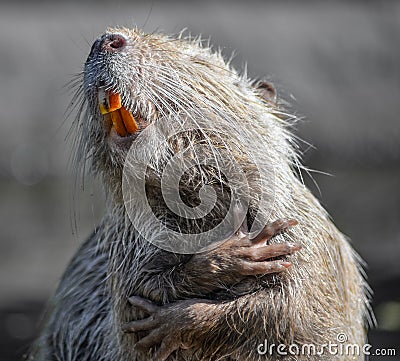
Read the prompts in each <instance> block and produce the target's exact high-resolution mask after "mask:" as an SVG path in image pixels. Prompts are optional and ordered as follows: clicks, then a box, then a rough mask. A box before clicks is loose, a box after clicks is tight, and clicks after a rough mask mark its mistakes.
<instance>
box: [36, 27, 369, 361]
mask: <svg viewBox="0 0 400 361" xmlns="http://www.w3.org/2000/svg"><path fill="white" fill-rule="evenodd" d="M114 33H115V34H122V35H123V36H125V37H126V38H127V39H128V42H127V44H126V47H125V48H124V49H123V50H121V51H120V52H113V53H107V52H104V51H102V49H101V44H102V41H103V40H104V37H105V36H107V34H114ZM78 82H81V85H80V86H79V88H78V90H77V93H76V97H75V99H74V101H75V102H76V101H78V100H82V102H81V103H78V104H77V106H78V108H79V113H80V116H79V117H78V119H77V121H76V124H75V127H76V129H75V133H76V134H77V138H76V148H77V152H76V161H77V163H78V164H79V165H80V169H83V168H84V167H83V165H84V164H85V163H89V164H90V167H91V169H92V171H93V172H95V173H96V174H98V175H99V176H100V177H102V179H103V182H104V188H105V190H106V192H107V199H108V201H107V203H108V205H109V207H108V209H107V211H106V215H105V216H104V220H103V221H102V224H101V226H99V227H98V229H97V230H96V232H95V233H94V234H93V235H92V237H91V238H90V239H89V240H88V241H87V242H86V243H85V244H84V245H83V246H82V247H81V249H80V250H79V251H78V252H77V254H76V255H75V257H74V259H73V260H72V262H71V264H70V265H69V267H68V269H67V270H66V272H65V275H64V277H63V278H62V280H61V283H60V286H59V288H58V290H57V292H56V295H55V296H54V299H53V301H52V303H51V306H50V307H49V312H48V319H47V322H46V324H45V327H44V329H43V332H42V334H41V336H40V338H39V339H38V341H37V343H36V344H35V347H34V349H33V351H32V354H31V356H30V360H37V361H39V360H57V361H78V360H79V361H83V360H96V361H101V360H113V361H123V360H138V361H140V360H147V359H148V357H149V356H148V355H143V354H141V353H138V352H137V351H135V349H134V344H135V342H136V341H137V340H138V339H140V338H141V337H142V336H143V335H142V334H141V333H136V334H135V333H133V334H127V333H122V332H121V325H122V324H123V323H124V322H128V321H131V320H134V319H138V318H142V317H143V316H144V314H143V313H142V312H141V311H139V310H136V309H134V308H133V309H132V307H131V306H130V305H129V304H128V302H127V299H128V297H130V296H132V295H138V296H142V297H145V298H147V299H149V300H151V301H154V302H156V303H158V304H159V305H163V304H169V303H174V301H177V300H185V299H189V300H191V299H198V300H199V301H198V304H197V308H196V307H194V308H193V310H192V311H193V312H192V317H194V318H196V319H198V322H197V324H198V329H197V330H193V332H192V333H190V335H188V337H190V338H191V339H192V340H195V342H194V345H195V346H194V347H191V348H189V349H185V350H184V349H179V350H177V351H176V352H175V353H174V354H173V355H172V356H171V357H170V358H169V359H170V360H266V359H269V358H268V357H267V355H258V353H257V346H258V345H259V344H260V343H262V342H264V340H265V339H266V340H268V343H269V344H271V343H275V344H280V343H284V344H287V345H288V344H291V343H296V344H297V345H299V346H301V345H303V344H306V343H313V344H315V345H322V344H327V343H329V342H331V343H332V342H333V343H335V342H336V337H337V334H339V333H345V334H346V335H347V337H348V341H349V343H356V344H359V345H362V344H363V343H364V342H365V337H366V336H365V334H366V333H365V319H366V317H367V315H368V297H367V292H366V290H367V288H366V283H365V281H364V279H363V277H362V274H361V271H360V267H359V262H358V259H357V256H356V255H355V253H354V251H353V250H352V248H351V247H350V245H349V243H348V242H347V240H346V239H345V237H344V236H343V235H342V234H341V233H340V232H339V231H338V230H337V229H336V227H335V226H334V225H333V224H332V222H331V220H330V219H329V216H328V215H327V213H326V212H325V210H324V209H323V208H322V207H321V205H320V204H319V203H318V201H317V200H316V199H315V198H314V197H313V196H312V195H311V193H310V191H309V190H308V189H307V188H306V187H305V186H304V184H303V183H302V182H301V181H300V180H299V179H298V177H297V175H296V174H297V170H298V169H299V167H300V163H299V161H298V158H297V153H296V149H297V146H296V144H295V141H294V136H293V135H292V134H291V133H290V131H289V128H290V126H291V124H290V123H291V122H290V119H289V118H290V117H289V116H287V115H286V114H284V113H283V112H282V111H281V110H280V109H279V108H278V107H277V106H276V105H275V104H274V103H273V102H270V101H268V100H267V99H265V97H263V96H262V92H261V91H260V90H259V89H258V88H257V84H256V83H255V82H253V81H250V80H249V79H247V76H246V75H240V74H238V73H237V72H236V71H235V70H234V69H232V68H231V67H230V65H229V62H228V63H227V62H225V61H224V59H223V57H222V56H221V54H220V53H216V52H213V51H212V50H211V49H210V48H209V47H207V46H203V45H202V42H201V41H200V39H190V38H184V37H183V36H177V37H175V38H171V37H167V36H165V35H159V34H143V33H141V32H140V31H138V30H128V29H124V28H121V29H109V30H108V31H107V33H106V35H103V36H102V37H100V38H99V39H98V40H97V41H96V42H95V43H94V45H93V47H92V50H91V53H90V55H89V57H88V60H87V62H86V64H85V70H84V72H83V82H82V77H81V76H80V77H79V79H78ZM100 85H101V86H105V87H106V88H107V89H109V90H112V91H114V92H117V93H119V94H121V95H122V103H123V104H124V106H125V107H126V108H128V109H129V110H130V111H131V112H132V113H133V114H134V116H135V118H142V119H144V120H145V121H146V122H148V123H150V124H158V126H159V129H164V128H167V129H168V128H171V127H172V128H173V129H175V130H179V129H182V135H181V134H179V132H178V135H176V136H174V137H171V138H169V139H168V141H167V142H164V143H163V146H162V147H160V146H159V144H160V142H159V140H160V139H161V138H162V137H161V136H160V134H158V133H156V132H153V131H147V133H146V132H145V131H144V132H143V133H142V136H141V137H140V136H139V137H138V138H137V139H138V141H139V142H140V143H137V144H135V151H136V154H133V155H132V156H133V157H137V159H139V161H140V159H147V160H150V161H149V165H148V169H149V172H148V177H147V185H146V186H147V196H148V198H149V203H150V206H151V207H152V209H153V211H154V213H155V214H156V215H157V217H158V219H160V220H161V221H163V222H164V224H166V225H168V226H169V227H170V228H172V229H175V230H179V231H185V232H192V233H196V232H199V231H202V230H204V229H206V228H207V227H210V222H211V221H214V222H216V223H218V222H219V221H221V220H222V219H223V218H224V216H225V214H226V212H227V209H228V208H229V201H230V198H229V197H230V196H229V194H230V193H229V192H224V190H226V189H229V187H233V188H236V190H237V191H238V192H239V193H241V192H242V190H241V184H240V182H238V181H237V180H236V183H235V178H233V179H229V181H230V183H229V182H227V179H226V178H224V176H223V173H224V172H228V173H229V172H231V173H233V174H235V173H234V171H233V170H232V169H233V168H229V167H231V164H232V162H231V163H230V162H228V164H225V165H224V166H225V167H227V169H223V167H222V166H221V169H218V167H209V168H207V167H204V166H202V165H201V164H202V162H201V159H213V158H216V159H217V158H218V155H221V154H222V156H223V157H225V158H226V156H227V155H228V156H230V157H231V159H233V160H234V161H233V163H235V164H239V165H240V167H241V168H242V169H243V171H244V174H245V177H246V179H247V181H248V187H249V192H248V195H249V199H248V201H249V204H248V209H247V210H246V219H247V223H248V225H249V227H250V228H251V231H252V232H255V233H257V232H258V231H260V229H262V227H263V225H265V224H266V222H269V221H272V220H275V219H288V218H293V219H296V220H297V221H298V222H299V226H296V227H293V228H291V229H290V230H288V231H287V232H285V233H284V234H281V235H278V236H276V237H274V239H273V240H272V243H280V242H286V241H292V242H297V243H300V244H301V245H302V247H303V248H302V250H301V251H300V252H298V253H296V254H294V255H292V256H291V257H290V261H291V262H292V263H293V266H292V267H291V268H290V269H289V270H288V271H286V272H282V273H279V274H274V275H267V276H263V277H248V279H246V280H245V281H244V282H241V283H240V284H237V285H228V284H224V282H217V281H213V280H215V278H212V277H210V280H209V282H208V283H207V282H204V277H203V281H202V282H200V281H199V279H201V278H202V273H204V272H205V270H202V269H198V268H197V267H186V265H187V264H189V263H190V259H191V258H192V256H191V255H185V254H178V253H173V252H167V251H164V250H162V249H160V248H158V247H156V246H155V245H154V244H153V243H150V242H148V241H147V240H146V239H150V240H152V241H156V240H161V241H162V240H163V239H164V238H163V237H165V236H166V235H165V232H164V231H163V230H162V229H161V230H160V228H159V227H158V226H157V225H156V224H154V223H152V222H150V221H149V220H148V219H146V217H144V216H143V214H144V213H143V209H144V207H145V206H144V205H143V204H134V205H132V209H130V211H129V217H131V218H132V217H134V218H135V219H134V221H135V222H137V224H142V225H143V229H144V231H143V230H142V232H141V233H139V232H138V231H137V230H136V229H135V228H134V227H133V226H132V222H131V219H130V218H129V217H128V214H127V210H126V207H125V205H124V194H123V192H122V177H123V166H124V163H125V160H126V159H127V154H128V149H129V147H124V146H121V145H118V144H115V143H113V142H110V141H109V139H108V129H107V128H106V127H104V124H103V122H102V121H101V119H102V117H101V115H100V113H99V110H98V101H97V91H98V87H99V86H100ZM187 124H190V126H191V127H194V128H195V130H191V131H189V132H185V131H184V130H185V129H187V128H186V126H187ZM160 137H161V138H160ZM132 142H135V140H132ZM198 146H200V147H201V149H202V154H199V152H197V153H196V149H198V148H197V147H198ZM188 150H192V152H191V153H190V154H191V156H192V157H193V158H194V159H197V158H198V159H197V160H196V161H197V163H196V164H197V167H194V168H193V169H192V171H191V173H190V172H189V173H188V174H187V175H186V177H187V178H186V179H185V181H184V184H183V185H182V194H183V198H184V200H185V201H186V202H187V204H189V205H192V206H193V205H196V204H197V203H196V202H198V197H197V193H198V190H199V188H201V186H203V185H205V184H207V185H212V186H213V187H214V189H215V191H216V194H217V195H219V199H218V201H217V204H216V206H215V207H214V208H213V210H212V212H211V213H210V217H209V218H205V219H203V221H197V220H195V221H193V220H187V219H182V218H179V219H178V218H177V217H176V215H175V216H174V213H173V212H171V211H170V210H169V209H168V208H167V206H166V205H165V204H164V203H163V199H162V195H161V194H160V189H161V188H160V182H161V176H162V174H163V170H164V169H165V165H166V164H167V163H168V161H169V160H170V159H171V158H172V157H173V156H174V155H175V154H177V153H179V152H185V151H188ZM129 157H130V155H129ZM129 157H128V166H129V161H130V160H129V159H130V158H129ZM137 159H136V161H138V160H137ZM217 165H218V162H217ZM139 176H140V175H139ZM130 191H131V195H132V197H133V198H134V197H135V192H137V191H138V190H135V189H131V190H130ZM244 193H245V190H243V194H244ZM261 194H263V197H261ZM193 257H194V256H193ZM225 266H226V264H225V263H224V261H223V260H222V261H221V263H220V264H216V267H215V269H212V270H210V272H216V273H217V272H223V270H224V267H225ZM200 267H201V265H200ZM209 301H212V302H211V303H210V302H209ZM214 301H215V307H214V303H213V302H214ZM177 305H179V303H177ZM171 322H174V320H171ZM275 358H278V359H282V360H283V359H285V360H291V359H293V360H294V359H296V360H302V359H304V360H309V359H315V360H321V359H329V360H330V359H341V360H347V359H353V357H350V356H348V357H346V356H330V355H328V354H326V355H324V356H304V357H303V356H297V357H294V356H293V357H290V356H281V357H280V358H279V357H277V356H276V355H272V356H270V359H275ZM359 358H360V359H361V358H362V357H361V356H360V357H359Z"/></svg>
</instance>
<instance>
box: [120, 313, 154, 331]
mask: <svg viewBox="0 0 400 361" xmlns="http://www.w3.org/2000/svg"><path fill="white" fill-rule="evenodd" d="M157 325H158V321H157V320H155V319H154V318H153V317H148V318H144V319H142V320H137V321H131V322H127V323H124V324H123V325H122V327H121V328H122V331H123V332H127V333H128V332H138V331H148V330H151V329H153V328H154V327H156V326H157Z"/></svg>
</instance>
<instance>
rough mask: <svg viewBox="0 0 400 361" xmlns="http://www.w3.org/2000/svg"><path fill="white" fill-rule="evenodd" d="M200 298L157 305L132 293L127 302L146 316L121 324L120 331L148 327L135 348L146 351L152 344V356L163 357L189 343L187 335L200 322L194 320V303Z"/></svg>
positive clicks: (196, 304)
mask: <svg viewBox="0 0 400 361" xmlns="http://www.w3.org/2000/svg"><path fill="white" fill-rule="evenodd" d="M199 301H202V302H203V300H193V299H192V300H184V301H178V302H174V303H170V304H166V305H164V306H158V305H156V304H155V303H153V302H150V301H148V300H146V299H144V298H142V297H139V296H132V297H130V298H129V302H130V304H131V305H132V306H133V307H136V308H138V309H140V310H142V311H144V312H146V313H147V314H148V315H149V317H147V318H144V319H141V320H136V321H131V322H128V323H125V324H123V325H122V331H123V332H125V333H132V332H133V333H134V332H139V331H147V332H148V334H147V335H146V336H144V337H143V338H142V339H140V340H139V341H138V342H137V343H136V344H135V346H134V347H135V349H136V350H137V351H138V352H141V353H144V354H148V352H149V350H150V349H151V348H156V351H155V353H154V355H153V357H152V359H151V360H153V361H164V360H166V359H167V358H168V357H169V355H171V354H172V353H173V352H174V351H175V350H177V349H179V348H182V349H187V348H190V347H191V346H192V342H191V341H190V339H191V337H190V335H191V331H192V332H193V330H195V329H196V328H197V327H196V326H197V323H198V322H199V321H197V322H196V320H197V318H196V316H195V315H196V314H197V312H196V308H197V307H196V306H198V305H201V302H199ZM204 302H207V301H204ZM200 308H201V307H200Z"/></svg>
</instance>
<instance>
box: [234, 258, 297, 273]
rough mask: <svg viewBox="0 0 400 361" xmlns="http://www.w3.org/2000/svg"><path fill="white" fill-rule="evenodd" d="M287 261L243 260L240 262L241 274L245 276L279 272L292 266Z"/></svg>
mask: <svg viewBox="0 0 400 361" xmlns="http://www.w3.org/2000/svg"><path fill="white" fill-rule="evenodd" d="M291 265H292V264H291V263H290V262H287V261H269V262H249V261H242V262H241V264H240V270H239V272H240V274H241V275H243V276H256V275H266V274H269V273H278V272H282V271H285V270H286V269H287V268H289V267H291Z"/></svg>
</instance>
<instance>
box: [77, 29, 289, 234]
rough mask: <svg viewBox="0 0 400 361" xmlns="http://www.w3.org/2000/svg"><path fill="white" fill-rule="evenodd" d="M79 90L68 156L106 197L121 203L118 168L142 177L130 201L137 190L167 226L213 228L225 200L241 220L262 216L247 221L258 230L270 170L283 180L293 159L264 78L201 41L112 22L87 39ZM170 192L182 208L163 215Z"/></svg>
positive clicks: (269, 198)
mask: <svg viewBox="0 0 400 361" xmlns="http://www.w3.org/2000/svg"><path fill="white" fill-rule="evenodd" d="M78 93H79V95H77V97H79V96H80V95H81V94H83V104H82V107H81V109H83V110H82V112H81V116H80V117H79V121H78V122H77V124H78V127H77V130H78V131H77V134H78V137H79V139H80V140H79V143H78V147H77V150H78V151H77V158H78V160H80V161H81V162H85V161H89V162H90V164H91V166H92V169H93V170H94V172H96V173H100V174H101V175H102V176H103V179H104V182H105V185H106V186H105V188H106V189H107V190H108V191H109V194H111V195H112V197H111V198H112V200H113V202H114V203H115V204H121V203H123V202H124V197H125V195H124V194H123V193H124V192H123V189H124V184H123V179H124V177H123V171H124V167H125V169H129V170H130V171H131V172H130V174H131V178H132V177H133V178H135V177H136V178H138V179H140V181H142V180H144V179H145V183H146V185H145V187H144V188H141V189H140V190H139V191H138V192H139V193H137V194H135V196H134V197H133V196H132V195H130V197H129V199H131V200H132V199H136V202H135V203H140V202H139V201H137V199H139V198H140V197H139V196H140V195H141V194H143V193H145V194H146V201H147V203H149V205H150V208H151V209H152V213H154V214H156V215H157V217H158V219H163V222H164V223H169V224H170V225H171V224H173V226H172V228H174V229H178V230H179V231H183V230H186V231H187V230H188V229H193V228H196V229H204V227H205V228H209V227H212V226H213V224H214V223H219V222H220V221H221V219H223V218H226V217H225V216H226V213H227V211H228V209H231V208H230V205H232V204H233V203H235V204H237V203H241V207H242V208H243V209H245V212H244V216H243V217H245V215H246V214H247V217H248V219H249V223H250V224H253V223H254V220H255V217H256V214H257V213H259V214H263V220H262V221H260V222H261V223H262V224H261V223H260V224H258V222H255V223H257V224H258V226H257V229H259V228H260V227H261V228H262V226H263V224H264V223H265V217H266V216H267V215H268V213H269V211H270V209H271V207H272V205H273V202H274V197H275V188H276V184H275V183H276V179H275V178H276V173H277V171H278V173H279V174H282V177H285V176H284V175H283V173H285V172H290V171H291V170H290V164H291V162H292V161H293V160H294V159H295V152H294V151H293V149H292V147H291V146H290V140H291V138H290V135H289V133H287V132H286V130H285V127H284V125H285V122H284V121H283V120H282V118H281V117H279V116H277V114H279V110H278V109H277V108H276V106H275V103H274V101H271V98H274V97H275V93H274V89H273V88H272V87H271V86H270V85H269V84H267V83H263V82H262V83H258V84H257V83H255V82H253V81H250V80H249V79H247V77H246V75H240V74H239V73H238V72H236V71H235V70H234V69H232V68H231V67H230V65H229V62H226V61H225V60H224V59H223V57H222V56H221V54H220V53H219V52H214V51H212V50H211V48H209V47H207V46H203V44H202V41H201V40H200V39H190V38H184V37H183V36H181V35H180V36H177V37H174V38H172V37H168V36H165V35H160V34H144V33H142V32H140V31H138V30H128V29H125V28H121V29H109V30H108V31H107V32H106V33H105V34H103V35H102V36H100V37H99V38H98V39H97V40H96V41H95V42H94V44H93V46H92V49H91V51H90V54H89V56H88V58H87V61H86V63H85V68H84V72H83V85H82V86H81V87H80V89H79V90H78ZM172 160H174V161H173V162H172ZM171 162H172V163H173V166H171ZM141 165H144V166H145V167H144V168H143V167H141ZM167 169H169V172H170V173H171V174H172V176H171V177H169V178H168V177H165V171H166V170H167ZM177 174H179V177H178V176H177ZM163 177H164V178H163ZM166 178H168V179H169V183H168V182H166V181H165V179H166ZM138 179H136V180H135V181H134V183H135V184H134V185H132V184H133V183H132V182H131V183H129V185H128V186H125V190H126V189H128V190H129V192H130V191H131V190H134V189H135V188H137V187H136V185H137V183H138ZM171 182H172V183H173V184H172V183H171ZM126 184H127V183H126ZM204 187H206V188H204ZM207 187H208V188H207ZM165 194H170V195H172V196H171V197H172V202H168V200H165ZM162 195H164V197H162ZM207 196H208V198H207ZM138 197H139V198H138ZM177 197H178V201H179V203H181V204H182V209H181V210H180V211H179V210H178V211H177V209H176V207H175V209H173V211H172V212H171V206H172V208H174V206H173V204H175V203H176V201H177ZM219 199H221V200H219ZM125 201H126V199H125ZM202 202H204V203H205V205H206V206H205V208H204V207H203V208H201V207H199V205H201V203H202ZM232 202H233V203H232ZM210 204H211V208H212V209H213V210H214V211H213V212H207V211H206V210H207V209H209V208H210V207H209V205H210ZM125 205H126V202H125ZM135 206H137V204H136V205H135ZM193 209H195V210H194V213H193V214H190V215H188V213H190V212H192V211H193ZM196 212H197V213H196ZM204 212H205V213H208V216H207V217H205V218H204V217H203V216H204V214H205V213H204ZM200 215H203V216H201V217H200V218H201V219H202V221H199V220H198V218H199V216H200ZM183 218H184V219H185V222H183V221H182V219H183ZM193 219H194V220H193ZM183 223H185V224H183ZM239 225H240V224H239ZM239 225H237V226H239Z"/></svg>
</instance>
